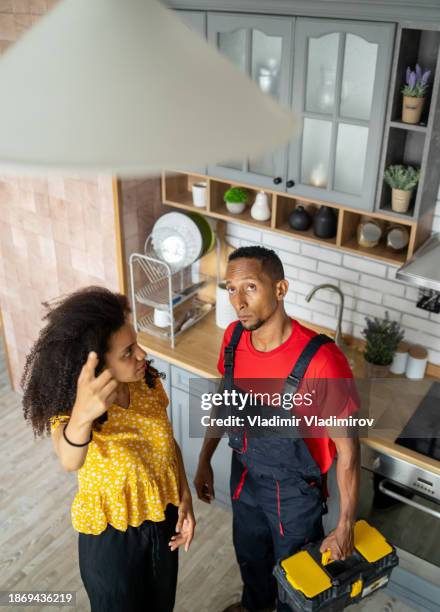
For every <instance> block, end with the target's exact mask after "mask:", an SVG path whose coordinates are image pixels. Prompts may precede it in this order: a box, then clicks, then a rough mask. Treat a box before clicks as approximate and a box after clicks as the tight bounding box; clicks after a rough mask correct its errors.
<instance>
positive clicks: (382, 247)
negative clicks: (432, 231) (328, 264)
mask: <svg viewBox="0 0 440 612" xmlns="http://www.w3.org/2000/svg"><path fill="white" fill-rule="evenodd" d="M362 216H364V215H363V214H362V213H360V212H353V211H349V210H344V211H343V212H342V217H343V218H342V221H341V234H340V247H341V248H342V249H343V250H345V251H351V252H352V253H355V254H356V255H365V256H368V257H374V258H376V259H380V260H382V261H385V262H387V263H391V264H394V265H395V264H403V263H405V261H406V260H407V259H409V257H411V256H412V252H413V248H414V246H413V245H414V240H415V231H416V227H417V226H416V224H415V223H414V222H410V221H409V222H408V221H407V222H405V223H402V222H400V221H399V222H398V223H397V222H396V219H394V218H391V219H389V220H388V221H389V222H391V223H392V224H393V226H398V225H400V226H402V227H405V228H406V229H407V230H408V233H409V242H408V245H407V246H406V247H405V248H404V249H402V250H401V251H395V250H394V249H392V248H390V247H388V246H387V245H386V229H385V231H384V233H383V235H382V238H381V240H380V242H379V244H377V245H376V246H374V247H364V246H360V245H359V244H358V242H357V227H358V225H359V222H360V220H361V217H362ZM365 216H368V217H370V218H376V219H379V218H380V219H382V220H385V219H386V218H385V217H384V215H381V216H379V215H365Z"/></svg>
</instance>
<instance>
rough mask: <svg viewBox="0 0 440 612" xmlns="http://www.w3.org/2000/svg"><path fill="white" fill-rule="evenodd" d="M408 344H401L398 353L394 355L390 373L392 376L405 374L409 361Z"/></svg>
mask: <svg viewBox="0 0 440 612" xmlns="http://www.w3.org/2000/svg"><path fill="white" fill-rule="evenodd" d="M408 351H409V344H408V342H404V341H403V340H402V342H399V344H398V346H397V349H396V352H395V353H394V357H393V363H392V364H391V366H390V372H391V373H392V374H404V373H405V370H406V364H407V361H408Z"/></svg>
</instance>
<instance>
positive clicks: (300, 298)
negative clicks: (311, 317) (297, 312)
mask: <svg viewBox="0 0 440 612" xmlns="http://www.w3.org/2000/svg"><path fill="white" fill-rule="evenodd" d="M296 303H297V304H298V305H299V306H301V307H303V308H307V307H309V308H310V309H311V310H312V312H313V313H315V312H322V313H323V314H325V315H327V316H329V317H336V306H334V304H328V303H327V302H321V300H317V299H316V298H315V297H313V298H312V300H311V301H310V302H306V299H305V296H304V295H301V294H299V293H298V294H297V295H296Z"/></svg>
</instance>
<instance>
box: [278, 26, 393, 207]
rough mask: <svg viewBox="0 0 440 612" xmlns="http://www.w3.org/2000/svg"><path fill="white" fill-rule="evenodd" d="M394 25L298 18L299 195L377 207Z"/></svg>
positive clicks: (295, 152) (294, 154)
mask: <svg viewBox="0 0 440 612" xmlns="http://www.w3.org/2000/svg"><path fill="white" fill-rule="evenodd" d="M394 30H395V27H394V25H393V24H384V23H372V22H371V23H370V22H367V23H366V22H354V21H339V20H332V19H306V18H300V19H297V21H296V24H295V58H294V77H293V93H292V106H293V109H294V111H295V112H296V114H297V115H298V117H299V119H300V130H299V134H298V137H297V138H296V139H295V140H294V141H292V143H291V146H290V151H289V172H288V179H290V180H292V181H294V183H295V185H294V187H292V188H290V189H288V192H289V193H291V194H295V195H301V196H304V197H310V198H313V199H319V200H326V201H330V202H335V203H337V204H342V205H346V206H351V207H354V208H358V209H361V210H366V211H370V210H373V208H374V194H375V188H376V182H377V172H378V166H379V155H380V147H381V142H382V134H383V125H384V117H385V107H386V101H387V95H388V82H389V80H388V79H389V73H390V66H391V56H392V49H393V42H394Z"/></svg>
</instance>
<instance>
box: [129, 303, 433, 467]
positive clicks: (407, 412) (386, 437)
mask: <svg viewBox="0 0 440 612" xmlns="http://www.w3.org/2000/svg"><path fill="white" fill-rule="evenodd" d="M298 321H299V322H300V323H302V324H303V325H305V326H306V327H310V328H311V329H313V330H315V331H317V332H323V333H326V334H328V335H329V336H334V332H333V331H332V330H330V329H328V328H324V327H320V326H317V325H313V324H311V323H309V322H308V321H302V320H301V319H298ZM223 333H224V330H223V329H221V328H219V327H217V325H216V323H215V310H213V311H212V312H210V313H209V314H208V315H207V316H206V317H204V319H202V320H201V321H200V322H199V323H197V324H196V325H194V326H193V327H191V328H190V329H188V330H187V331H185V332H183V333H182V334H181V335H180V336H178V337H177V338H176V348H175V349H172V348H171V346H170V343H169V342H168V341H166V340H162V339H160V338H156V337H155V336H152V335H150V334H147V333H145V332H140V333H139V334H138V341H139V344H140V345H141V346H142V348H143V349H144V350H145V351H146V352H147V353H148V355H155V356H157V357H160V358H161V359H164V360H165V361H168V362H169V363H172V364H174V365H176V366H178V367H181V368H184V369H185V370H188V371H190V372H193V373H194V374H196V375H198V376H203V377H206V378H218V377H220V374H219V372H218V370H217V360H218V354H219V349H220V346H221V342H222V339H223ZM347 357H348V358H349V359H350V361H351V362H352V363H353V366H352V369H353V373H354V376H355V377H356V378H359V379H360V378H364V365H363V361H364V360H363V356H362V352H361V350H360V348H359V347H358V346H357V345H355V344H353V345H352V346H351V347H350V348H349V349H348V351H347ZM396 380H400V381H401V384H399V386H397V385H396ZM435 380H438V378H435V377H433V376H426V377H425V378H424V380H423V381H418V382H417V383H416V384H417V386H415V381H409V380H408V379H406V378H405V377H404V376H395V375H392V374H390V377H389V378H388V379H386V381H380V382H379V383H378V384H377V385H375V386H374V388H371V389H370V391H369V396H370V410H371V411H372V414H370V416H374V417H375V418H376V423H377V422H378V419H380V423H381V427H382V426H383V428H382V429H381V430H380V431H378V432H377V433H376V432H375V434H374V437H372V436H370V437H368V438H361V442H362V443H363V444H365V445H367V446H370V447H372V448H374V449H375V450H377V451H379V452H383V453H386V454H389V455H393V456H395V457H398V458H400V459H404V460H406V461H409V462H410V463H412V464H414V465H417V466H419V467H421V468H423V469H428V470H430V471H431V472H434V473H436V474H439V475H440V461H436V460H435V459H430V458H429V457H425V456H424V455H420V454H419V453H416V452H414V451H411V450H409V449H406V448H404V447H402V446H399V445H397V444H395V443H394V440H395V439H396V437H397V436H398V435H399V433H400V431H401V430H402V428H403V426H404V425H405V423H406V422H407V421H408V419H409V418H410V416H411V415H412V414H413V412H414V410H415V409H416V408H417V405H418V403H419V402H420V401H421V399H422V398H423V396H424V394H425V392H426V390H427V389H428V388H429V386H430V384H431V383H432V382H433V381H435ZM405 387H406V390H405ZM405 391H406V392H405ZM396 406H397V407H398V410H396ZM439 414H440V413H439Z"/></svg>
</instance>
